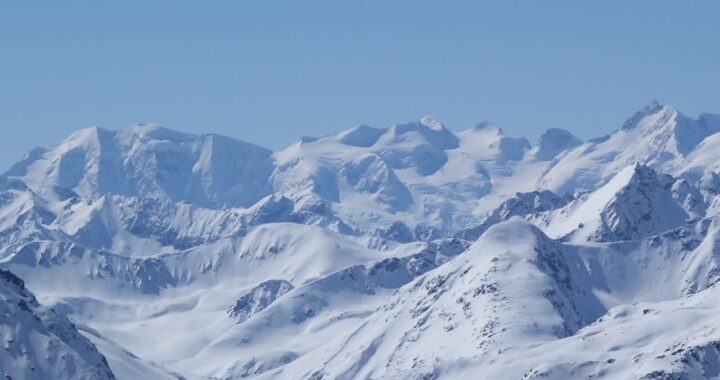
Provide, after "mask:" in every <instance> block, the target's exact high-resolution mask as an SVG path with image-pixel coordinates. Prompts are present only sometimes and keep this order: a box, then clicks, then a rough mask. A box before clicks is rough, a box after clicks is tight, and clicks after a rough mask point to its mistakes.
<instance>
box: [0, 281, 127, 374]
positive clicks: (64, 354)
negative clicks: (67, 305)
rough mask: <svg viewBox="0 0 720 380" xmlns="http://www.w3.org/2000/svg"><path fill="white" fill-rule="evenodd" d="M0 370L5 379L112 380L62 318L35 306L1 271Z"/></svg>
mask: <svg viewBox="0 0 720 380" xmlns="http://www.w3.org/2000/svg"><path fill="white" fill-rule="evenodd" d="M0 315H2V317H1V318H0V341H2V342H3V343H2V344H3V348H2V349H3V354H2V355H0V372H2V374H3V375H4V377H5V378H8V379H87V380H90V379H115V376H114V375H113V373H112V371H111V370H110V367H109V366H108V363H107V361H106V360H105V357H103V355H102V354H100V352H98V350H97V349H96V348H95V346H94V345H93V344H92V343H90V341H88V340H87V338H85V337H83V336H82V335H81V334H80V333H79V332H78V331H77V330H76V329H75V326H74V325H73V324H72V323H70V321H68V320H67V319H66V318H65V317H62V316H60V315H58V314H56V313H55V312H54V311H53V310H52V309H48V308H45V307H42V306H40V304H38V302H37V300H36V299H35V296H33V294H32V293H30V292H29V291H28V290H27V289H26V288H25V284H24V282H23V281H22V280H21V279H20V278H18V277H17V276H15V275H14V274H12V273H11V272H9V271H6V270H4V269H0Z"/></svg>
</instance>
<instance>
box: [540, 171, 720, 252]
mask: <svg viewBox="0 0 720 380" xmlns="http://www.w3.org/2000/svg"><path fill="white" fill-rule="evenodd" d="M706 207H707V204H706V202H705V200H704V197H703V195H702V194H701V193H700V191H699V190H698V189H697V188H695V187H694V186H692V185H690V184H689V183H688V182H687V181H684V180H676V179H675V178H673V177H671V176H669V175H664V174H658V173H657V172H655V171H654V170H652V169H650V168H649V167H647V166H643V165H633V166H630V167H628V168H626V169H625V170H623V171H622V172H620V173H619V174H618V175H617V176H616V177H615V178H613V179H612V180H611V181H610V182H609V183H608V184H607V185H605V186H603V187H602V188H600V189H598V190H597V191H596V192H594V193H592V194H589V195H588V196H586V197H581V198H580V199H578V200H576V201H575V202H573V203H571V204H569V205H568V206H566V208H565V209H563V210H561V211H560V212H559V213H558V214H559V215H557V216H556V217H555V218H554V219H553V220H552V221H551V222H550V223H549V224H550V225H549V227H548V231H550V233H551V234H553V235H554V236H560V237H563V238H565V239H568V240H573V241H583V240H585V241H588V240H590V241H623V240H636V239H641V238H645V237H649V236H651V235H654V234H658V233H661V232H664V231H668V230H671V229H673V228H677V227H680V226H682V225H683V224H684V223H685V222H686V220H688V219H692V218H697V217H702V216H704V215H705V209H706Z"/></svg>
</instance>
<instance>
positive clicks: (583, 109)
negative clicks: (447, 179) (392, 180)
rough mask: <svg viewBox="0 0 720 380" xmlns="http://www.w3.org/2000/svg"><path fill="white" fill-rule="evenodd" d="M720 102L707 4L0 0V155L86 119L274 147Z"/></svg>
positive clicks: (714, 14) (517, 130) (584, 125)
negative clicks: (423, 124)
mask: <svg viewBox="0 0 720 380" xmlns="http://www.w3.org/2000/svg"><path fill="white" fill-rule="evenodd" d="M653 98H657V99H658V100H659V101H660V102H662V103H666V104H673V105H675V106H677V107H678V108H679V109H680V110H682V111H683V112H685V113H687V114H689V115H691V116H696V115H697V114H698V113H700V112H720V2H718V1H716V0H700V1H693V2H684V1H662V0H660V1H658V0H652V1H651V0H645V1H580V0H575V1H492V2H490V1H445V2H443V1H344V2H341V1H282V2H281V1H219V0H214V1H115V2H109V1H62V2H60V1H55V2H36V1H32V2H31V1H7V2H2V3H0V167H2V168H6V167H7V166H9V165H10V164H11V163H12V162H14V161H16V160H17V159H19V158H20V157H21V156H22V155H23V154H24V152H25V151H27V150H28V149H30V148H32V147H33V146H37V145H51V144H54V143H56V142H59V141H60V140H61V139H62V138H64V137H65V136H67V135H68V134H69V133H70V132H71V131H73V130H75V129H79V128H83V127H87V126H91V125H99V126H102V127H105V128H110V129H118V128H122V127H124V126H127V125H131V124H135V123H149V122H154V123H159V124H161V125H163V126H166V127H168V128H173V129H177V130H181V131H188V132H195V133H203V132H215V133H222V134H226V135H229V136H233V137H236V138H240V139H243V140H246V141H249V142H253V143H257V144H260V145H264V146H268V147H270V148H274V149H277V148H282V147H284V146H286V145H288V144H289V143H291V142H292V141H294V140H296V139H297V138H299V137H300V136H302V135H324V134H327V133H331V132H335V131H339V130H342V129H345V128H349V127H351V126H354V125H358V124H368V125H372V126H377V127H380V126H387V125H389V124H392V123H396V122H405V121H410V120H416V119H418V118H420V117H421V116H423V115H424V114H427V113H431V114H433V115H435V116H436V117H438V118H439V119H440V120H442V121H443V122H444V123H445V124H446V125H448V127H450V128H451V129H454V130H462V129H465V128H467V127H468V126H470V125H472V124H474V123H476V122H480V121H484V120H491V121H494V122H496V123H497V124H498V125H500V126H501V127H502V128H503V129H505V130H506V131H507V132H508V133H511V134H515V135H524V136H527V137H529V138H531V139H535V138H537V137H538V136H539V134H540V133H542V131H544V130H545V129H547V128H551V127H560V128H565V129H568V130H571V131H572V132H573V133H575V134H576V135H578V136H579V137H581V138H589V137H594V136H599V135H602V134H605V133H607V132H610V131H612V130H614V129H616V128H617V127H619V126H620V125H621V123H622V121H623V120H624V119H625V118H627V117H629V116H630V115H631V114H632V113H633V112H634V111H635V110H637V109H638V108H640V107H641V106H643V105H644V104H646V103H648V102H649V101H650V100H651V99H653Z"/></svg>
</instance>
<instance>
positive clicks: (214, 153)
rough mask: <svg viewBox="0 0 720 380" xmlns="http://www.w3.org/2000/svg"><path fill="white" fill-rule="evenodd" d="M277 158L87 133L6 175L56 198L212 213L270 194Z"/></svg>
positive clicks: (125, 133)
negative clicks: (113, 199)
mask: <svg viewBox="0 0 720 380" xmlns="http://www.w3.org/2000/svg"><path fill="white" fill-rule="evenodd" d="M271 154H272V152H271V151H269V150H267V149H264V148H261V147H257V146H254V145H251V144H248V143H244V142H241V141H238V140H233V139H230V138H227V137H222V136H217V135H203V136H194V135H189V134H184V133H179V132H175V131H172V130H169V129H165V128H161V127H158V126H155V125H142V126H135V127H130V128H127V129H125V130H122V131H108V130H104V129H101V128H97V127H93V128H87V129H83V130H80V131H77V132H75V133H73V134H72V135H71V136H70V137H68V138H67V139H66V140H65V141H63V142H62V143H60V144H59V145H57V146H55V147H53V148H50V149H45V150H42V151H33V154H32V155H29V156H28V157H27V158H26V159H25V160H23V161H22V162H20V163H18V164H16V165H15V166H14V167H13V168H12V169H11V170H9V171H8V172H6V173H5V174H3V176H2V178H3V179H4V182H7V181H9V180H12V179H16V180H20V181H23V182H25V183H26V184H27V185H28V187H29V188H30V189H32V190H33V191H35V192H37V193H38V194H41V195H44V196H51V194H52V189H53V188H58V187H59V188H65V189H68V190H71V191H73V192H75V193H77V194H79V195H81V196H84V197H98V196H101V195H104V194H122V195H130V196H139V197H151V198H165V199H171V200H173V201H185V202H190V203H196V204H199V205H203V206H208V207H222V206H228V205H229V206H249V205H251V204H253V203H255V202H256V201H258V200H259V199H261V198H262V197H264V196H266V195H268V194H269V193H270V188H269V184H268V178H269V176H270V173H271V172H272V169H273V166H272V159H271Z"/></svg>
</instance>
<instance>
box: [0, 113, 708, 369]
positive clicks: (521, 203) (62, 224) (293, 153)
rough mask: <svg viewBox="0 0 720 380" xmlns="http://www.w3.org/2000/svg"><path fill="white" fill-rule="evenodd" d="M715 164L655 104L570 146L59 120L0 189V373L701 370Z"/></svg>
mask: <svg viewBox="0 0 720 380" xmlns="http://www.w3.org/2000/svg"><path fill="white" fill-rule="evenodd" d="M719 148H720V116H718V115H710V114H702V115H700V116H699V117H698V118H691V117H688V116H685V115H683V114H682V113H680V112H678V111H677V110H675V109H674V108H672V107H670V106H664V105H660V104H659V103H657V102H652V103H650V104H649V105H647V106H646V107H644V108H642V109H641V110H639V111H638V112H637V113H636V114H635V115H633V116H632V117H630V118H629V119H628V120H627V122H625V123H624V125H622V126H621V127H620V128H619V129H618V130H616V131H615V132H613V133H611V134H609V135H607V136H605V137H600V138H595V139H591V140H588V141H586V142H583V141H581V140H579V139H578V138H576V137H574V136H573V135H572V134H571V133H570V132H568V131H564V130H560V129H554V128H552V129H549V130H548V131H547V132H545V133H544V134H542V136H541V137H540V139H539V140H538V141H537V143H535V144H531V143H530V142H529V141H528V140H527V139H525V138H522V137H515V136H510V135H508V134H506V133H505V132H503V131H502V129H500V128H499V127H497V126H496V125H494V124H492V123H489V122H486V123H480V124H477V125H475V126H473V127H471V128H469V129H466V130H464V131H461V132H453V131H451V130H450V129H448V128H447V127H446V126H445V125H444V124H442V123H441V122H440V121H438V120H437V119H435V118H434V117H432V116H426V117H423V118H422V119H421V120H419V121H415V122H410V123H405V124H397V125H393V126H390V127H387V128H373V127H369V126H359V127H355V128H351V129H348V130H345V131H342V132H339V133H336V134H332V135H328V136H324V137H319V138H309V137H305V138H302V139H300V140H299V141H297V142H296V143H294V144H292V145H291V146H289V147H287V148H285V149H283V150H280V151H276V152H273V151H270V150H268V149H265V148H262V147H257V146H254V145H252V144H248V143H245V142H242V141H238V140H234V139H231V138H228V137H223V136H218V135H192V134H185V133H179V132H175V131H172V130H169V129H165V128H161V127H159V126H154V125H141V126H135V127H130V128H128V129H125V130H121V131H109V130H104V129H101V128H89V129H84V130H80V131H78V132H76V133H74V134H73V135H71V136H70V137H68V138H67V139H66V140H64V141H63V142H61V143H60V144H58V145H56V146H54V147H49V148H37V149H34V150H32V151H31V152H29V153H28V154H27V156H26V157H25V158H23V159H22V160H21V161H19V162H18V163H16V164H15V165H13V166H12V167H11V168H10V169H8V170H7V171H5V172H4V173H3V174H1V175H0V266H1V267H2V268H4V269H3V270H2V271H0V297H2V300H3V302H4V303H3V302H0V307H5V313H4V314H3V313H0V344H5V346H6V348H5V350H6V353H7V355H4V356H3V355H0V375H6V377H8V376H10V377H12V378H49V379H53V378H92V379H96V378H113V377H115V378H118V379H133V380H134V379H144V378H152V379H172V378H184V379H208V378H212V379H236V378H265V379H283V378H286V379H298V378H301V379H314V380H319V379H354V378H363V379H365V378H367V379H384V378H397V379H445V378H447V379H450V378H452V379H455V378H478V377H481V378H493V379H539V378H543V379H567V378H600V379H603V378H605V379H617V378H622V379H625V378H629V379H636V378H637V379H653V378H654V379H671V378H672V379H675V378H677V379H704V378H714V377H717V376H720V370H718V368H720V359H719V358H720V345H719V344H718V343H717V342H719V341H720V340H719V339H720V338H718V336H717V334H716V330H718V328H720V319H718V318H717V310H716V307H715V306H714V304H713V300H714V299H715V298H716V296H717V294H715V293H717V291H718V290H717V286H718V285H717V283H718V281H720V245H718V241H719V240H718V236H720V224H719V220H720V219H719V218H720V174H718V173H720V150H719ZM6 270H8V271H6ZM11 273H12V274H11ZM3 278H4V280H3ZM20 278H22V280H20ZM3 281H4V282H3ZM3 283H4V284H5V285H3ZM26 286H27V288H26ZM3 289H4V290H3ZM31 292H32V293H31ZM33 294H34V295H36V296H37V299H36V298H35V296H34V295H33ZM3 305H4V306H3ZM41 305H45V306H41ZM3 326H5V327H4V330H2V328H3ZM2 339H4V340H2ZM3 342H4V343H3ZM33 368H34V369H33Z"/></svg>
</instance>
